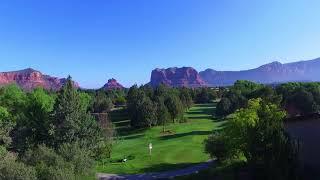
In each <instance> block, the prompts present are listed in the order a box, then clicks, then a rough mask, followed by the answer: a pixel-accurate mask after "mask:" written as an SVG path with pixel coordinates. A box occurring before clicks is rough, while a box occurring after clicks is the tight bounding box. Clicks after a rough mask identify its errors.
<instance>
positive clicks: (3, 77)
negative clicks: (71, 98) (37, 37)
mask: <svg viewBox="0 0 320 180" xmlns="http://www.w3.org/2000/svg"><path fill="white" fill-rule="evenodd" d="M65 82H66V79H65V78H62V79H59V78H56V77H51V76H48V75H44V74H42V73H41V72H39V71H36V70H34V69H31V68H28V69H24V70H20V71H11V72H1V73H0V86H6V85H9V84H14V83H15V84H17V85H18V86H20V87H21V88H23V89H25V90H32V89H34V88H36V87H43V88H44V89H47V90H53V91H57V90H59V89H60V88H61V87H62V86H63V84H64V83H65ZM74 86H75V87H77V88H78V87H79V85H78V83H76V82H74Z"/></svg>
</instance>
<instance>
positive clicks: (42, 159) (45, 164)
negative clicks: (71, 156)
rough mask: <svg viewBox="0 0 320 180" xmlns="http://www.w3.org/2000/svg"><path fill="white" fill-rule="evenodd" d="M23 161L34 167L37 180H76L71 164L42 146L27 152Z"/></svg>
mask: <svg viewBox="0 0 320 180" xmlns="http://www.w3.org/2000/svg"><path fill="white" fill-rule="evenodd" d="M23 161H24V162H25V163H26V164H28V165H31V166H35V168H36V171H37V177H38V179H48V180H49V179H50V180H51V179H53V180H59V179H66V180H69V179H76V176H75V173H74V172H75V170H74V166H73V164H71V163H69V162H66V161H65V160H64V159H63V157H61V156H60V155H58V154H57V153H55V152H54V150H53V149H50V148H48V147H46V146H44V145H40V146H38V147H37V148H36V149H34V150H29V151H27V152H26V154H25V156H24V157H23Z"/></svg>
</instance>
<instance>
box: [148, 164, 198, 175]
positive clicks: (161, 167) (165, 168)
mask: <svg viewBox="0 0 320 180" xmlns="http://www.w3.org/2000/svg"><path fill="white" fill-rule="evenodd" d="M198 164H201V163H179V164H170V163H160V164H154V165H152V166H150V167H146V168H144V169H143V170H142V172H150V173H152V172H169V171H174V170H178V169H183V168H187V167H191V166H195V165H198Z"/></svg>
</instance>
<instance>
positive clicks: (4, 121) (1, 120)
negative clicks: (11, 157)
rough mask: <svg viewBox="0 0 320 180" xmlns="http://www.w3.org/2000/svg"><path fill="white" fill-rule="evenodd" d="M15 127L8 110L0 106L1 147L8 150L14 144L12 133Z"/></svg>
mask: <svg viewBox="0 0 320 180" xmlns="http://www.w3.org/2000/svg"><path fill="white" fill-rule="evenodd" d="M13 127H14V122H12V120H11V119H10V114H9V112H8V111H7V108H4V107H1V106H0V146H4V147H6V148H8V147H9V146H10V144H11V142H12V139H11V137H10V132H11V130H12V129H13Z"/></svg>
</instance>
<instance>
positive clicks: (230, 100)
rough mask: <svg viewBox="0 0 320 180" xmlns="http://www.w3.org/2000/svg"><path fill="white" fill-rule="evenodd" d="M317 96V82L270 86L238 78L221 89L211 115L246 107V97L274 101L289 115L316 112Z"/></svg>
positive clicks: (319, 100)
mask: <svg viewBox="0 0 320 180" xmlns="http://www.w3.org/2000/svg"><path fill="white" fill-rule="evenodd" d="M319 97H320V83H317V82H305V83H303V82H301V83H298V82H289V83H284V84H279V85H275V86H271V85H262V84H257V83H253V82H250V81H245V80H240V81H237V82H236V83H235V84H234V85H233V86H232V87H229V88H228V89H225V90H224V92H223V93H222V98H221V101H220V102H219V103H218V104H217V109H216V111H215V114H216V115H217V116H220V117H225V116H227V115H229V114H232V113H234V112H235V111H236V110H237V109H240V108H243V107H246V106H247V104H248V100H249V99H252V98H261V99H263V100H264V101H267V102H271V103H274V104H277V105H278V106H279V107H281V108H282V109H283V110H286V112H287V113H288V115H289V116H304V115H308V114H311V113H318V112H319V111H320V98H319Z"/></svg>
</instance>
